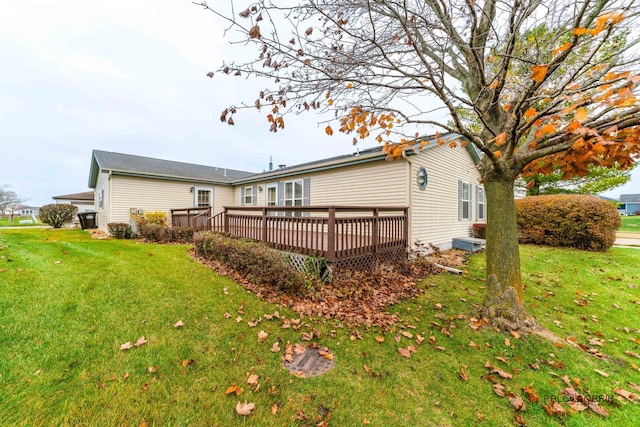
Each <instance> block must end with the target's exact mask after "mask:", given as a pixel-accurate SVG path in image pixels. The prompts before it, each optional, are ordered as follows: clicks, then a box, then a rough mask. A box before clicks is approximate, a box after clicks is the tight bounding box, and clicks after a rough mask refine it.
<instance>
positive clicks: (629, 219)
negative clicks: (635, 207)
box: [618, 215, 640, 233]
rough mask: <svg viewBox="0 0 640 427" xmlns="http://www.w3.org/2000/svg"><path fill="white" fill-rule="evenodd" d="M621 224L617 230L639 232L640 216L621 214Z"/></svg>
mask: <svg viewBox="0 0 640 427" xmlns="http://www.w3.org/2000/svg"><path fill="white" fill-rule="evenodd" d="M621 218H622V226H621V227H620V229H619V230H618V231H624V232H635V233H640V216H638V215H635V216H622V217H621Z"/></svg>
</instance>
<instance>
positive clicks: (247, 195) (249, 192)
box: [244, 186, 256, 206]
mask: <svg viewBox="0 0 640 427" xmlns="http://www.w3.org/2000/svg"><path fill="white" fill-rule="evenodd" d="M255 197H256V195H255V194H253V186H249V187H244V205H245V206H251V205H253V204H254V198H255Z"/></svg>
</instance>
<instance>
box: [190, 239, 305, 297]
mask: <svg viewBox="0 0 640 427" xmlns="http://www.w3.org/2000/svg"><path fill="white" fill-rule="evenodd" d="M193 244H194V246H195V250H196V253H197V254H198V255H200V256H202V257H205V258H208V259H212V260H215V261H218V262H220V263H222V264H223V265H225V266H227V267H230V268H232V269H234V270H235V271H237V272H238V273H240V274H242V275H243V276H245V277H246V278H247V279H248V280H249V281H251V282H253V283H256V284H267V285H271V286H274V287H276V288H277V289H279V290H281V291H283V292H286V293H289V294H301V293H304V291H305V290H306V289H308V288H309V286H307V285H311V282H310V280H309V279H308V278H307V277H306V276H305V275H304V274H303V273H300V272H299V271H297V270H296V269H294V268H293V267H291V265H289V262H288V261H287V259H286V257H285V256H284V255H282V254H280V253H278V252H275V251H273V250H271V249H269V247H267V246H266V245H265V244H263V243H259V242H254V241H251V240H246V239H238V238H233V237H230V236H228V235H225V234H222V233H212V232H210V231H201V232H199V233H196V234H195V235H194V236H193Z"/></svg>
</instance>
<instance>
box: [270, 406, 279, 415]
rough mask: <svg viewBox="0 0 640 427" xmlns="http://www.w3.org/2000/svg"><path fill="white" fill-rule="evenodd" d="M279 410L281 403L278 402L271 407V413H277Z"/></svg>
mask: <svg viewBox="0 0 640 427" xmlns="http://www.w3.org/2000/svg"><path fill="white" fill-rule="evenodd" d="M279 410H280V404H279V403H276V404H274V405H273V406H272V407H271V414H272V415H276V414H277V413H278V411H279Z"/></svg>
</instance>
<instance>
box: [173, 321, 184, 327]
mask: <svg viewBox="0 0 640 427" xmlns="http://www.w3.org/2000/svg"><path fill="white" fill-rule="evenodd" d="M183 326H184V322H183V321H182V320H178V321H177V322H176V323H174V324H173V327H174V328H182V327H183Z"/></svg>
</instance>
